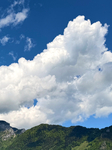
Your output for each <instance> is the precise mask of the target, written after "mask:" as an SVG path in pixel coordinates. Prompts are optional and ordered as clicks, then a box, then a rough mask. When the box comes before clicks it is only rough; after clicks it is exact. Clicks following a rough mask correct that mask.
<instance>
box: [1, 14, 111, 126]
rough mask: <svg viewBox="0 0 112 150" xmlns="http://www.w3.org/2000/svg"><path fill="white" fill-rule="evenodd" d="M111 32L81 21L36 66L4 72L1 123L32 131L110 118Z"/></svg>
mask: <svg viewBox="0 0 112 150" xmlns="http://www.w3.org/2000/svg"><path fill="white" fill-rule="evenodd" d="M107 31H108V26H107V25H106V24H105V25H104V26H102V24H101V23H100V22H96V23H93V24H91V22H90V20H85V18H84V16H78V17H77V18H76V19H74V20H73V21H70V22H69V23H68V26H67V27H66V28H65V30H64V33H63V35H58V36H57V37H56V38H55V39H54V40H53V41H52V42H51V43H49V44H47V49H45V50H44V51H43V52H42V53H41V54H37V55H36V56H35V57H34V59H33V60H26V59H25V58H20V59H19V60H18V63H13V64H11V65H10V66H1V67H0V79H1V82H0V119H4V120H6V121H8V122H10V123H11V125H12V126H15V127H19V128H21V127H25V128H30V127H32V126H34V125H37V124H40V123H53V124H58V123H59V124H61V123H63V122H64V121H66V120H71V121H72V122H73V123H75V122H77V121H83V120H84V119H86V118H88V117H89V116H90V115H93V114H94V115H95V117H101V116H107V115H108V114H110V113H111V112H112V99H111V97H112V76H111V74H110V72H111V71H112V53H111V52H110V51H108V49H107V48H106V47H105V35H106V34H107ZM34 99H37V101H38V102H37V104H36V106H33V100H34ZM29 107H30V108H29ZM107 109H108V111H107Z"/></svg>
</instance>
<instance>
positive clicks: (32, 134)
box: [0, 122, 112, 150]
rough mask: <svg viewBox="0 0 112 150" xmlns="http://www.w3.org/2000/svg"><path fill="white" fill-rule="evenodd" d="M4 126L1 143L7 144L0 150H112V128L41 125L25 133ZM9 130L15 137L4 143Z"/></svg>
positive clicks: (7, 125)
mask: <svg viewBox="0 0 112 150" xmlns="http://www.w3.org/2000/svg"><path fill="white" fill-rule="evenodd" d="M3 124H4V125H5V127H3V126H4V125H2V130H3V131H2V138H0V139H1V141H2V142H1V143H4V142H5V144H4V145H5V146H4V145H3V144H2V145H3V146H2V148H1V147H0V150H112V126H110V127H106V128H104V129H101V130H100V129H98V128H86V127H82V126H71V127H68V128H67V127H62V126H60V125H48V124H41V125H39V126H36V127H33V128H31V129H29V130H26V131H25V132H23V130H18V129H16V128H12V127H10V125H9V124H8V123H6V122H3ZM8 127H10V128H8ZM7 128H8V132H10V131H9V130H10V129H11V130H13V131H14V132H13V133H14V134H15V135H14V134H11V132H10V134H11V136H10V138H7V139H6V138H5V141H4V136H3V132H4V135H5V134H6V133H7V132H6V130H7ZM22 132H23V133H22ZM0 135H1V134H0ZM6 135H8V134H6ZM6 135H5V137H6ZM11 137H12V138H11ZM1 143H0V146H1Z"/></svg>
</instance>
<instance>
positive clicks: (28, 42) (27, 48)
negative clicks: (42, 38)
mask: <svg viewBox="0 0 112 150" xmlns="http://www.w3.org/2000/svg"><path fill="white" fill-rule="evenodd" d="M33 47H35V44H33V43H32V39H31V38H29V37H27V38H26V46H25V48H24V51H30V50H31V48H33Z"/></svg>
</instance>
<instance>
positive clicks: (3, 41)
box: [0, 36, 10, 46]
mask: <svg viewBox="0 0 112 150" xmlns="http://www.w3.org/2000/svg"><path fill="white" fill-rule="evenodd" d="M9 39H10V37H8V36H4V37H3V38H2V39H0V43H1V44H2V45H3V46H4V45H6V43H7V42H8V41H9Z"/></svg>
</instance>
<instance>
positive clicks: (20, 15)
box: [0, 0, 29, 28]
mask: <svg viewBox="0 0 112 150" xmlns="http://www.w3.org/2000/svg"><path fill="white" fill-rule="evenodd" d="M23 3H24V1H23V0H20V1H14V3H13V4H12V5H11V6H10V7H9V8H8V9H7V15H6V16H3V17H2V18H1V19H0V28H4V27H6V26H9V25H13V26H16V25H18V24H20V23H22V22H23V21H24V20H25V19H26V18H27V17H28V12H29V9H28V8H24V7H23V8H22V9H21V11H18V12H15V10H14V7H15V6H16V5H23Z"/></svg>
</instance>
